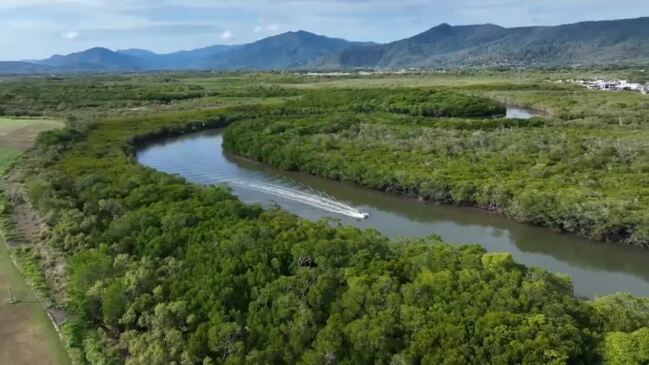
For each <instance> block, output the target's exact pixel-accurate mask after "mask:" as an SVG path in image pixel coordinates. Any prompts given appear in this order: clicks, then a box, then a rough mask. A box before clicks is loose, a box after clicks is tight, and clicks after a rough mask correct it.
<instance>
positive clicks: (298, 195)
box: [224, 179, 368, 219]
mask: <svg viewBox="0 0 649 365" xmlns="http://www.w3.org/2000/svg"><path fill="white" fill-rule="evenodd" d="M224 182H226V183H228V184H230V185H235V186H238V187H242V188H245V189H250V190H255V191H259V192H263V193H267V194H270V195H275V196H278V197H281V198H285V199H290V200H293V201H297V202H300V203H303V204H306V205H310V206H312V207H316V208H320V209H322V210H326V211H328V212H331V213H336V214H341V215H345V216H348V217H352V218H358V219H365V218H367V217H368V214H367V213H366V212H363V211H361V210H360V209H357V208H354V207H353V206H351V205H349V204H347V203H343V202H341V201H339V200H336V199H335V198H333V197H331V196H329V195H328V194H327V196H323V195H324V194H323V193H322V192H317V191H315V190H314V189H312V188H311V187H309V190H311V191H312V192H313V193H309V192H305V191H301V190H297V189H291V188H287V187H284V186H278V185H272V184H266V183H260V182H256V181H248V180H242V179H236V180H235V179H233V180H226V181H224Z"/></svg>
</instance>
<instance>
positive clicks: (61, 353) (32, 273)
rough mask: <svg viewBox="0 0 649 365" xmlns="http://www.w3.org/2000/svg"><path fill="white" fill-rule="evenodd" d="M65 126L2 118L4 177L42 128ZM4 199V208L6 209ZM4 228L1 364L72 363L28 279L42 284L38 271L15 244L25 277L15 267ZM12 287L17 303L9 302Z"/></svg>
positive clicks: (0, 292) (0, 144)
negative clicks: (28, 283) (27, 282)
mask: <svg viewBox="0 0 649 365" xmlns="http://www.w3.org/2000/svg"><path fill="white" fill-rule="evenodd" d="M60 126H62V123H61V122H59V121H54V120H45V119H9V118H1V117H0V176H3V174H4V172H5V170H6V168H7V167H8V166H9V165H10V164H11V162H12V161H14V160H15V159H16V158H17V156H19V155H20V153H21V152H22V151H24V150H25V149H27V148H28V147H29V146H30V144H31V143H32V142H33V140H34V139H35V137H36V136H37V135H38V133H40V132H41V131H45V130H49V129H52V128H57V127H60ZM2 204H3V203H2V202H0V211H2V210H4V206H3V205H2ZM6 235H7V232H5V231H4V230H3V231H2V237H0V241H2V242H0V297H1V300H0V323H1V324H2V325H1V326H0V328H1V330H0V363H2V364H15V365H23V364H24V365H32V364H34V365H40V364H43V365H45V364H52V365H59V364H68V363H69V360H68V357H67V354H66V352H65V349H64V346H63V344H62V342H61V341H60V340H59V337H58V335H57V333H56V331H55V330H54V328H53V326H52V324H51V323H50V320H49V318H48V316H47V314H46V312H45V310H44V309H43V307H42V306H41V304H40V302H39V298H38V297H37V295H36V294H34V292H33V291H32V289H31V288H30V287H29V286H28V285H27V284H26V282H25V279H27V280H29V281H30V282H32V284H36V285H38V282H39V281H40V280H39V275H40V273H39V272H38V270H37V269H36V268H35V266H33V265H34V264H33V262H31V261H30V258H29V256H28V255H25V254H23V251H21V249H20V248H19V247H11V250H12V251H13V254H14V258H15V260H17V262H19V263H20V265H21V270H22V271H23V272H24V273H25V277H23V275H22V274H21V272H20V271H19V270H18V268H16V266H14V264H13V262H12V260H11V258H10V253H9V249H8V247H7V245H6V244H5V241H4V237H6ZM9 288H11V290H12V292H13V295H14V298H15V300H16V302H15V303H14V304H11V303H10V302H9Z"/></svg>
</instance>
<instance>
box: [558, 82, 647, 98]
mask: <svg viewBox="0 0 649 365" xmlns="http://www.w3.org/2000/svg"><path fill="white" fill-rule="evenodd" d="M570 81H572V80H570ZM573 82H575V83H577V84H579V85H582V86H584V87H586V88H588V89H590V90H601V91H632V92H639V93H642V94H644V95H646V94H649V84H645V85H643V84H639V83H635V82H628V81H627V80H614V81H605V80H594V81H593V80H576V81H573Z"/></svg>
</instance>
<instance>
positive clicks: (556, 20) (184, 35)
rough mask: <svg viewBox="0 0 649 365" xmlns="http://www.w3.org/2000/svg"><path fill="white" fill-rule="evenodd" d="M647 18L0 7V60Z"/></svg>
mask: <svg viewBox="0 0 649 365" xmlns="http://www.w3.org/2000/svg"><path fill="white" fill-rule="evenodd" d="M640 16H649V0H616V1H611V0H453V1H451V0H0V19H2V21H0V50H1V51H0V60H19V59H33V58H45V57H49V56H50V55H52V54H55V53H70V52H75V51H79V50H83V49H86V48H90V47H95V46H103V47H108V48H111V49H125V48H146V49H151V50H153V51H156V52H170V51H175V50H181V49H193V48H198V47H203V46H207V45H213V44H234V43H245V42H251V41H254V40H257V39H261V38H264V37H267V36H270V35H274V34H279V33H282V32H285V31H289V30H299V29H303V30H308V31H311V32H314V33H319V34H324V35H327V36H332V37H341V38H346V39H349V40H359V41H367V40H371V41H376V42H389V41H393V40H397V39H401V38H404V37H408V36H411V35H414V34H416V33H419V32H421V31H424V30H426V29H428V28H430V27H432V26H435V25H437V24H439V23H443V22H446V23H450V24H454V25H459V24H477V23H495V24H499V25H503V26H523V25H554V24H563V23H571V22H576V21H582V20H599V19H617V18H632V17H640Z"/></svg>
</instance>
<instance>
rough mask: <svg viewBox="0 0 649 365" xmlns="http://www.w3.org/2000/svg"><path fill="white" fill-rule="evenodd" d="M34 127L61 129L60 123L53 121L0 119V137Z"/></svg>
mask: <svg viewBox="0 0 649 365" xmlns="http://www.w3.org/2000/svg"><path fill="white" fill-rule="evenodd" d="M34 126H42V127H46V128H49V129H52V128H59V127H61V126H62V123H61V121H59V120H53V119H41V118H7V117H0V136H6V135H8V134H10V133H11V132H15V131H17V130H20V129H23V128H33V127H34Z"/></svg>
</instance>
